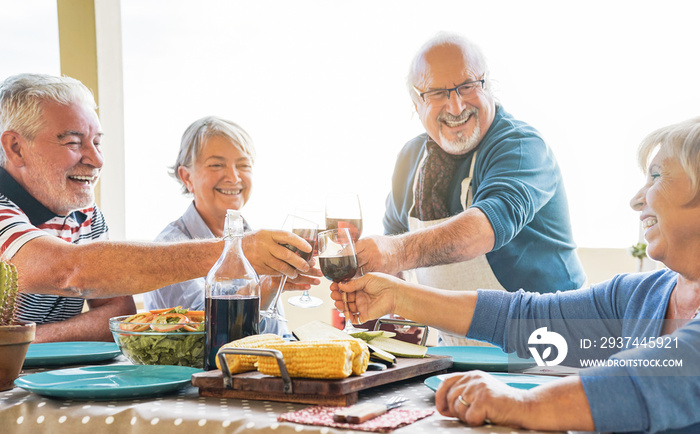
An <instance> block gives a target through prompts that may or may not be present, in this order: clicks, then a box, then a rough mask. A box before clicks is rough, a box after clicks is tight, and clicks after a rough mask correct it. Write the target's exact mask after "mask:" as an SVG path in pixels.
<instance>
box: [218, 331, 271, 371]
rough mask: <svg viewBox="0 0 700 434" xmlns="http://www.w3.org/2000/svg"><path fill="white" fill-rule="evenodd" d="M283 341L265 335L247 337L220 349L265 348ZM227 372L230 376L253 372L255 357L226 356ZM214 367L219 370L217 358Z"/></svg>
mask: <svg viewBox="0 0 700 434" xmlns="http://www.w3.org/2000/svg"><path fill="white" fill-rule="evenodd" d="M282 343H284V339H282V338H281V337H280V336H278V335H275V334H272V333H265V334H262V335H253V336H248V337H245V338H242V339H236V340H235V341H232V342H229V343H228V344H226V345H224V346H222V347H221V348H222V349H223V348H267V347H268V346H269V345H273V344H282ZM225 357H226V361H227V362H228V367H229V370H230V371H231V373H232V374H240V373H241V372H246V371H254V370H255V360H256V359H257V357H256V356H246V355H240V354H226V356H225ZM216 367H217V368H219V369H221V366H220V364H219V357H218V356H217V357H216Z"/></svg>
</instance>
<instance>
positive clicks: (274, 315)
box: [261, 214, 318, 321]
mask: <svg viewBox="0 0 700 434" xmlns="http://www.w3.org/2000/svg"><path fill="white" fill-rule="evenodd" d="M282 230H285V231H287V232H292V233H294V234H296V235H298V236H300V237H301V238H303V239H305V240H306V242H308V243H309V244H311V251H310V252H302V251H301V250H299V249H297V248H296V247H294V246H291V245H289V244H282V245H283V246H284V247H286V248H288V249H289V250H291V251H292V252H294V253H296V254H297V255H299V256H300V257H301V258H302V259H304V260H305V261H308V260H309V259H311V256H312V255H313V253H314V246H315V245H316V236H317V234H318V224H317V223H314V222H312V221H310V220H307V219H305V218H302V217H299V216H296V215H293V214H290V215H288V216H287V218H285V219H284V224H283V225H282ZM285 283H287V276H285V275H283V276H282V279H281V280H280V284H279V286H278V287H277V293H276V294H275V300H274V301H273V302H272V304H271V305H270V307H269V308H267V310H266V311H265V312H263V313H262V314H261V315H262V316H264V317H265V318H270V319H274V320H279V321H287V319H286V318H285V317H284V316H283V315H282V314H281V313H280V312H279V309H278V308H277V303H278V302H279V299H280V295H281V294H282V289H283V288H284V284H285Z"/></svg>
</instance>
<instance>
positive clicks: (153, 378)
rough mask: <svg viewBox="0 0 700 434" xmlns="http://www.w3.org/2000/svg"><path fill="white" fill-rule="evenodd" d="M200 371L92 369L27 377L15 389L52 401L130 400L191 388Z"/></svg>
mask: <svg viewBox="0 0 700 434" xmlns="http://www.w3.org/2000/svg"><path fill="white" fill-rule="evenodd" d="M196 372H203V371H202V370H201V369H196V368H190V367H188V366H165V365H111V366H88V367H85V368H68V369H59V370H55V371H46V372H40V373H37V374H30V375H25V376H24V377H20V378H18V379H16V380H15V386H17V387H21V388H22V389H26V390H29V391H30V392H34V393H37V394H39V395H44V396H49V397H52V398H72V399H91V400H112V399H129V398H137V397H139V398H141V397H150V396H158V395H162V394H164V393H167V392H172V391H174V390H177V389H179V388H181V387H184V386H186V385H188V384H189V383H190V378H191V377H192V374H194V373H196Z"/></svg>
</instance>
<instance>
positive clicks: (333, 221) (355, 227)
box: [326, 217, 362, 241]
mask: <svg viewBox="0 0 700 434" xmlns="http://www.w3.org/2000/svg"><path fill="white" fill-rule="evenodd" d="M326 228H327V229H338V228H340V229H342V228H347V229H349V230H350V234H351V236H352V240H353V241H357V240H359V239H360V236H362V218H361V217H360V218H355V219H353V218H347V219H346V218H334V217H326Z"/></svg>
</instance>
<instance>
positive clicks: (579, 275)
mask: <svg viewBox="0 0 700 434" xmlns="http://www.w3.org/2000/svg"><path fill="white" fill-rule="evenodd" d="M407 84H408V90H409V92H410V96H411V99H412V101H413V104H414V107H415V110H416V112H417V113H418V116H419V117H420V120H421V122H422V124H423V126H424V128H425V131H426V132H425V133H423V134H421V135H419V136H417V137H415V138H413V139H412V140H410V141H409V142H408V143H407V144H406V145H405V146H404V147H403V149H402V150H401V152H400V153H399V155H398V159H397V162H396V166H395V169H394V174H393V181H392V190H391V193H390V194H389V196H388V197H387V200H386V213H385V215H384V230H385V234H386V235H384V236H373V237H368V238H365V239H362V240H360V241H359V242H358V245H357V253H358V261H359V265H360V266H361V267H362V269H363V271H365V272H368V271H381V272H385V273H390V274H398V273H400V272H402V271H404V270H411V269H415V270H416V276H417V278H418V282H419V283H422V284H426V285H430V286H436V287H439V288H445V289H455V290H475V289H477V288H491V289H504V290H507V291H511V292H512V291H517V290H518V289H520V288H524V289H526V290H530V291H556V290H570V289H575V288H579V287H580V286H582V285H583V283H584V281H585V276H584V272H583V268H582V266H581V264H580V262H579V260H578V257H577V255H576V253H575V247H576V246H575V244H574V242H573V236H572V232H571V224H570V219H569V210H568V203H567V198H566V192H565V189H564V183H563V180H562V175H561V172H560V170H559V166H558V164H557V161H556V159H555V157H554V155H553V153H552V150H551V149H550V148H549V147H548V146H547V144H546V143H545V141H544V139H543V138H542V136H541V135H540V133H539V132H538V131H537V130H535V129H534V128H533V127H531V126H530V125H528V124H526V123H525V122H522V121H519V120H517V119H515V118H514V117H513V116H512V115H511V114H510V113H508V112H506V110H505V109H504V108H503V107H502V106H501V105H500V104H499V103H498V102H497V101H496V99H495V97H494V95H493V94H492V86H491V82H490V79H489V72H488V68H487V65H486V61H485V58H484V56H483V54H482V53H481V51H480V50H479V48H478V47H476V46H475V45H474V44H472V43H471V42H470V41H468V40H467V39H465V38H463V37H462V36H460V35H456V34H450V33H441V34H438V35H437V36H435V37H434V38H432V39H431V40H429V41H428V42H427V43H426V44H425V45H424V46H423V47H422V48H421V49H420V50H419V51H418V53H417V54H416V56H415V58H414V59H413V62H412V63H411V66H410V69H409V74H408V80H407ZM442 339H443V341H445V342H446V343H448V344H452V345H460V344H464V343H465V341H464V340H461V339H455V338H453V337H451V336H448V335H443V336H442Z"/></svg>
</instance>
